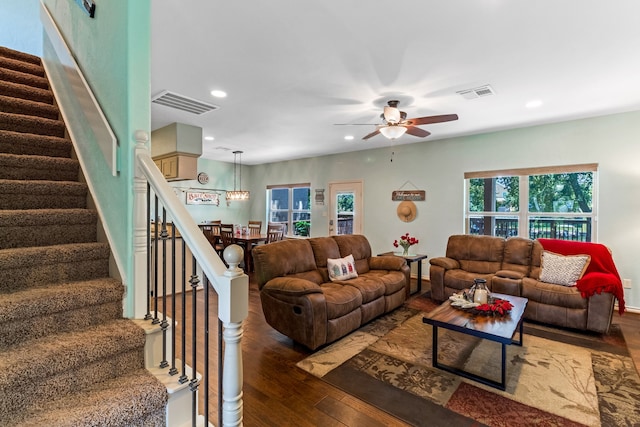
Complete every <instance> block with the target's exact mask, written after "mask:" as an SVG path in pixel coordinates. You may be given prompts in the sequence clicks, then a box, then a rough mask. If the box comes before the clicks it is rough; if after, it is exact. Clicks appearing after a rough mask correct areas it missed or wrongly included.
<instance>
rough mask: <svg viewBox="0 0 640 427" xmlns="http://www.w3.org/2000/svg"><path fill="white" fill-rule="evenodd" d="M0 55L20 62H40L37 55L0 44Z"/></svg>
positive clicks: (36, 63)
mask: <svg viewBox="0 0 640 427" xmlns="http://www.w3.org/2000/svg"><path fill="white" fill-rule="evenodd" d="M0 57H2V58H11V59H15V60H18V61H20V62H28V63H31V64H35V65H40V64H41V63H42V61H41V60H40V57H39V56H36V55H32V54H30V53H26V52H20V51H19V50H15V49H11V48H8V47H5V46H0Z"/></svg>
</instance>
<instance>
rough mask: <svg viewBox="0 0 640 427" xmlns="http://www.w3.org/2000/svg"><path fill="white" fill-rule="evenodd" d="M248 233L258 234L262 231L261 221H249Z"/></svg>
mask: <svg viewBox="0 0 640 427" xmlns="http://www.w3.org/2000/svg"><path fill="white" fill-rule="evenodd" d="M248 228H249V234H252V235H258V234H260V233H262V221H249V225H248Z"/></svg>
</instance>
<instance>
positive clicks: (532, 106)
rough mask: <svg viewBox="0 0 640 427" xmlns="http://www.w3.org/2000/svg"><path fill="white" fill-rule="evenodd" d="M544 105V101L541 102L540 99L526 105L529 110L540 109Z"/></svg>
mask: <svg viewBox="0 0 640 427" xmlns="http://www.w3.org/2000/svg"><path fill="white" fill-rule="evenodd" d="M541 105H542V101H540V100H539V99H534V100H533V101H529V102H527V103H526V104H525V107H527V108H538V107H540V106H541Z"/></svg>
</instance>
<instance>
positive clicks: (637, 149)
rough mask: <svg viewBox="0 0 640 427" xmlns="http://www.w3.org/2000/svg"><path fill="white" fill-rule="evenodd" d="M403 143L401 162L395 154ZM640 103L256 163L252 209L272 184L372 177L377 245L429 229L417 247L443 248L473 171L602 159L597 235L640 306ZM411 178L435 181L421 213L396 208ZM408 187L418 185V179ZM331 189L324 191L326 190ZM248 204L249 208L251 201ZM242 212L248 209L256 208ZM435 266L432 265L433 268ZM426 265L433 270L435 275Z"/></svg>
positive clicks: (369, 219) (318, 222)
mask: <svg viewBox="0 0 640 427" xmlns="http://www.w3.org/2000/svg"><path fill="white" fill-rule="evenodd" d="M392 151H393V152H394V153H395V155H394V156H393V162H391V161H390V158H391V152H392ZM638 162H640V112H631V113H624V114H617V115H611V116H605V117H599V118H593V119H585V120H577V121H570V122H563V123H556V124H551V125H542V126H535V127H529V128H522V129H515V130H509V131H501V132H493V133H488V134H483V135H475V136H465V137H459V138H453V139H447V140H438V141H429V140H426V141H425V142H420V143H415V144H408V145H401V146H395V147H393V148H386V149H378V150H367V151H360V152H353V153H345V154H337V155H332V156H324V157H316V158H311V159H303V160H295V161H287V162H280V163H271V164H265V165H258V166H247V167H245V168H244V169H243V172H244V173H243V175H244V176H243V178H245V179H243V183H248V184H250V190H251V191H252V193H251V195H252V198H251V202H250V204H249V205H247V206H246V209H249V210H250V211H249V214H248V216H250V217H252V218H259V217H260V218H262V217H264V209H265V208H264V206H265V203H266V202H265V186H266V185H268V184H283V183H294V182H311V187H312V199H313V195H314V192H313V190H315V189H318V188H324V189H326V190H327V191H328V182H330V181H338V180H347V179H362V180H363V181H364V192H365V194H364V201H365V212H364V234H365V235H366V236H367V238H368V239H369V240H370V242H371V245H372V249H373V252H375V253H377V252H383V251H388V250H392V249H393V247H392V245H391V243H392V242H393V240H394V239H396V238H398V237H399V236H400V235H401V234H404V233H406V232H409V233H411V235H412V236H413V235H415V236H416V237H417V238H418V239H420V244H419V245H418V252H420V253H426V254H428V255H429V257H430V258H432V257H436V256H442V255H443V254H444V252H445V247H446V244H447V239H448V237H449V236H450V235H451V234H456V233H462V232H463V231H464V226H463V222H464V221H463V196H464V184H463V181H464V172H468V171H481V170H493V169H507V168H520V167H535V166H553V165H565V164H580V163H598V164H599V188H598V194H599V218H598V224H597V227H598V240H599V241H600V242H601V243H604V244H606V245H608V246H609V247H610V248H611V249H612V251H613V254H614V259H615V261H616V264H617V266H618V270H619V272H620V275H621V277H622V278H628V279H631V280H632V282H633V289H631V290H626V302H627V305H628V306H631V307H640V263H638V262H637V261H636V255H637V254H639V253H640V222H639V221H638V217H639V213H640V202H639V199H638V197H639V196H640V165H639V164H638ZM406 181H410V182H411V183H413V184H414V185H415V186H416V187H417V188H418V189H421V190H426V195H427V196H426V201H424V202H416V205H417V207H418V215H417V218H416V220H415V221H413V222H411V223H404V222H402V221H400V220H399V219H398V217H397V216H396V207H397V205H398V202H392V201H391V192H392V191H393V190H397V189H399V188H400V187H401V186H402V185H403V184H404V183H405V182H406ZM405 188H409V189H410V188H413V187H412V186H411V185H409V186H407V187H405ZM326 193H327V192H326V191H325V195H327V194H326ZM326 209H327V206H326V205H325V206H317V205H315V204H313V210H312V228H311V234H312V236H322V235H327V234H328V215H327V210H326ZM243 211H244V209H243ZM248 216H246V215H243V218H248ZM427 270H428V269H427V268H425V272H426V271H427ZM426 274H427V273H425V275H426Z"/></svg>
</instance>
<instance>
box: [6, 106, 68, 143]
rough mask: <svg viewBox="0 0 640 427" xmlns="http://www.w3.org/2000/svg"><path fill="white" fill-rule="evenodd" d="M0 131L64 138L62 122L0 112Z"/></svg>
mask: <svg viewBox="0 0 640 427" xmlns="http://www.w3.org/2000/svg"><path fill="white" fill-rule="evenodd" d="M0 130H10V131H12V132H23V133H32V134H36V135H49V136H57V137H58V138H64V136H65V135H64V132H65V126H64V122H63V121H62V120H51V119H44V118H41V117H35V116H28V115H25V114H12V113H4V112H0Z"/></svg>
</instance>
